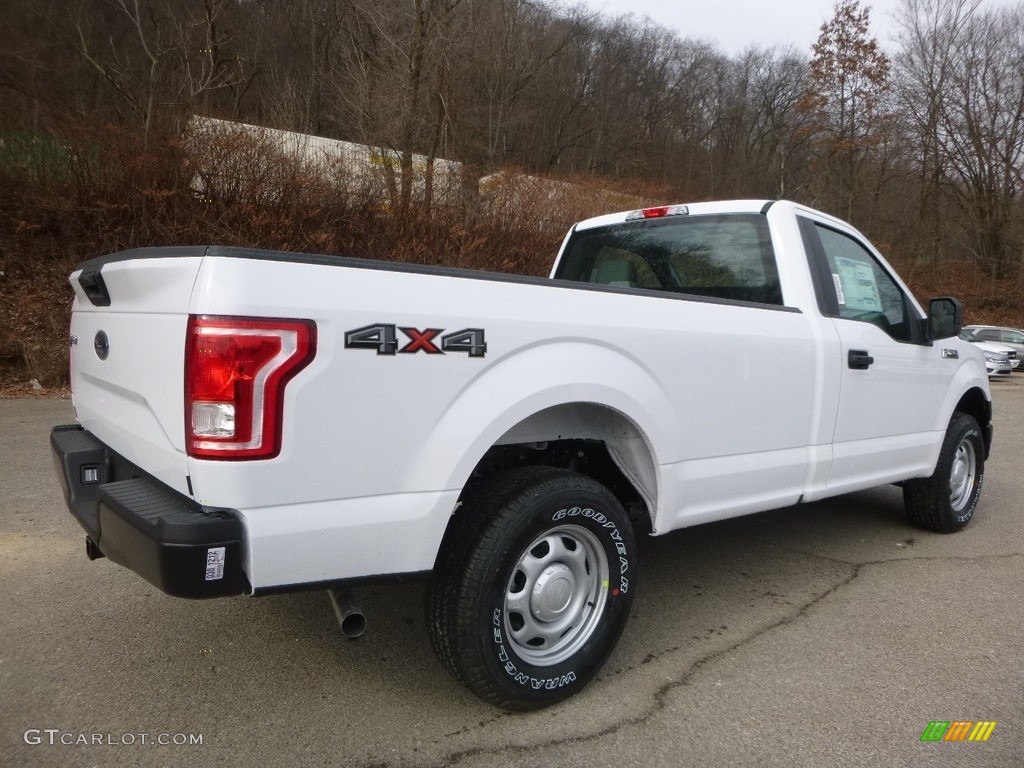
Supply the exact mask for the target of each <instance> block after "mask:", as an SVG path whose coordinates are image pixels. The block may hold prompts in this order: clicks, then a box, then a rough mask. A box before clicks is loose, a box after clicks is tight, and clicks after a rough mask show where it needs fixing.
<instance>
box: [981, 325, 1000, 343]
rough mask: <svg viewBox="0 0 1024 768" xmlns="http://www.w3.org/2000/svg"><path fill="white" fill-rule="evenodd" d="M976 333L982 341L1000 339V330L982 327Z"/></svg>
mask: <svg viewBox="0 0 1024 768" xmlns="http://www.w3.org/2000/svg"><path fill="white" fill-rule="evenodd" d="M976 335H977V337H978V338H979V339H981V340H982V341H999V331H996V330H993V329H991V328H982V329H981V330H980V331H978V332H977V334H976Z"/></svg>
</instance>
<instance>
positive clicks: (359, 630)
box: [327, 589, 366, 640]
mask: <svg viewBox="0 0 1024 768" xmlns="http://www.w3.org/2000/svg"><path fill="white" fill-rule="evenodd" d="M327 595H328V597H330V598H331V607H332V608H334V615H335V617H336V618H337V619H338V626H339V627H341V634H343V635H344V636H345V637H347V638H348V639H349V640H355V639H356V638H359V637H362V636H363V633H364V632H366V616H365V615H364V614H363V609H362V607H361V606H360V605H359V603H358V602H357V601H356V599H355V596H354V595H353V594H352V593H351V592H349V591H344V592H338V591H337V590H334V589H329V590H327Z"/></svg>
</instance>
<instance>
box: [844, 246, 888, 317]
mask: <svg viewBox="0 0 1024 768" xmlns="http://www.w3.org/2000/svg"><path fill="white" fill-rule="evenodd" d="M835 263H836V271H837V272H838V273H839V282H840V283H841V285H842V290H841V291H838V292H837V293H839V294H840V296H843V297H844V298H845V299H846V301H845V302H843V301H842V300H841V299H840V302H841V303H844V304H846V308H847V309H852V310H855V311H858V312H881V311H882V297H881V296H879V294H878V282H877V281H876V280H875V271H874V270H873V269H872V268H871V265H870V264H865V263H864V262H863V261H857V260H855V259H847V258H844V257H842V256H837V257H836V259H835Z"/></svg>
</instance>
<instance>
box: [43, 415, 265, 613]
mask: <svg viewBox="0 0 1024 768" xmlns="http://www.w3.org/2000/svg"><path fill="white" fill-rule="evenodd" d="M50 448H51V451H52V453H53V461H54V468H55V469H56V471H57V476H58V477H59V478H60V482H61V487H62V489H63V491H64V500H65V501H66V502H67V505H68V509H69V510H70V511H71V514H72V515H74V517H75V519H76V520H78V523H79V524H80V525H81V526H82V528H84V529H85V533H86V537H87V551H88V552H89V556H90V557H91V558H95V557H101V556H106V557H108V558H110V559H111V560H112V561H114V562H115V563H118V564H119V565H123V566H124V567H126V568H129V569H130V570H132V571H135V573H137V574H139V575H140V576H142V577H143V578H144V579H145V580H146V581H148V582H149V583H150V584H152V585H154V586H155V587H157V588H159V589H161V590H163V591H164V592H166V593H167V594H169V595H176V596H178V597H222V596H225V595H238V594H242V593H244V592H248V591H250V590H249V588H248V583H247V581H246V579H245V575H244V574H243V572H242V538H243V530H242V523H241V521H240V520H239V518H238V517H237V515H235V514H232V513H231V511H229V510H213V511H210V510H206V509H204V508H203V507H202V506H201V505H199V504H197V503H196V502H195V501H194V500H192V499H190V498H188V497H187V496H183V495H182V494H180V493H178V492H177V491H174V490H173V489H171V488H168V487H167V486H166V485H164V484H163V483H161V482H159V481H158V480H156V479H154V478H153V477H151V476H149V475H147V474H146V473H144V472H142V471H141V470H140V469H139V468H138V467H135V466H133V465H132V464H131V463H129V462H128V461H126V460H125V459H124V458H122V457H121V456H119V455H118V454H116V453H115V452H114V451H112V450H111V449H110V448H108V447H107V446H106V445H104V444H103V443H102V442H100V441H99V440H98V439H96V437H95V436H93V435H92V434H90V433H89V432H87V431H85V430H84V429H82V427H80V426H78V425H77V424H72V425H65V426H59V427H55V428H54V430H53V432H51V433H50Z"/></svg>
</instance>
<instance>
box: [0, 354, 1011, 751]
mask: <svg viewBox="0 0 1024 768" xmlns="http://www.w3.org/2000/svg"><path fill="white" fill-rule="evenodd" d="M992 389H993V395H994V399H995V406H996V438H995V439H996V443H995V448H994V451H993V454H992V457H991V460H990V461H989V463H988V467H987V477H986V481H985V488H984V495H983V498H982V502H981V505H980V508H979V511H978V513H977V515H976V517H975V519H974V520H973V521H972V522H971V524H970V525H969V526H968V527H967V529H965V530H964V531H962V532H960V533H958V534H954V535H949V536H943V535H940V534H932V533H927V532H924V531H921V530H918V529H916V528H914V527H912V526H911V525H910V524H909V523H907V522H906V520H905V518H904V516H903V511H902V501H901V492H900V491H899V489H897V488H894V487H884V488H879V489H875V490H872V491H869V492H863V493H857V494H852V495H849V496H844V497H841V498H838V499H832V500H827V501H822V502H818V503H814V504H808V505H804V506H799V507H791V508H787V509H783V510H778V511H774V512H769V513H765V514H761V515H755V516H748V517H744V518H739V519H736V520H732V521H728V522H725V523H716V524H711V525H705V526H701V527H698V528H693V529H688V530H685V531H681V532H678V533H675V534H671V535H669V536H666V537H661V538H656V539H648V540H646V541H644V542H642V543H641V547H640V567H641V569H642V570H641V575H640V578H641V582H640V589H639V592H638V595H637V598H636V602H635V604H634V609H633V616H632V617H631V619H630V621H629V623H628V625H627V628H626V632H625V634H624V636H623V639H622V641H621V643H620V644H619V646H618V648H617V650H616V651H615V653H614V654H613V656H612V657H611V659H610V661H609V663H608V664H607V666H606V667H605V669H604V671H603V672H602V673H601V674H600V676H599V677H598V678H597V679H596V680H595V681H594V682H593V683H592V684H591V685H590V686H589V687H588V688H587V689H586V690H585V691H584V692H583V693H582V694H581V695H579V696H577V697H575V698H574V699H572V700H570V701H567V702H565V703H563V704H561V705H558V706H556V707H553V708H551V709H548V710H544V711H542V712H538V713H532V714H527V715H521V714H520V715H512V714H507V713H504V712H501V711H498V710H496V709H494V708H492V707H490V706H488V705H486V704H484V703H482V702H480V701H479V700H477V699H476V698H475V697H473V696H472V695H471V694H469V693H468V692H466V691H465V690H464V689H463V688H462V687H461V686H460V685H459V684H458V683H456V682H455V681H454V680H453V679H451V678H450V677H448V675H447V674H446V673H445V671H444V670H443V669H442V667H441V665H440V664H439V663H438V662H437V661H436V660H435V658H434V656H433V654H432V652H431V649H430V645H429V642H428V639H427V635H426V630H425V627H424V619H423V607H422V602H423V587H422V586H418V585H407V586H389V587H380V588H373V589H369V590H367V591H366V592H365V594H364V596H363V597H364V599H363V605H364V609H365V611H366V615H367V620H368V629H367V632H366V634H365V635H364V636H363V637H362V638H361V639H359V640H356V641H353V640H347V639H345V638H344V637H343V636H342V635H341V633H340V631H339V630H338V628H337V625H336V623H335V618H334V613H333V612H332V609H331V606H330V603H329V601H328V599H327V597H326V594H325V593H322V592H314V593H301V594H292V595H279V596H273V597H262V598H245V597H237V598H227V599H218V600H209V601H189V600H182V599H178V598H172V597H168V596H166V595H163V594H162V593H160V592H159V591H158V590H156V589H154V588H152V587H150V586H149V585H148V584H147V583H146V582H144V581H143V580H142V579H141V578H139V577H137V576H135V575H134V574H132V573H130V572H129V571H126V570H124V569H122V568H119V567H118V566H116V565H114V564H112V563H110V562H109V561H107V560H98V561H95V562H90V561H89V560H88V559H87V558H86V556H85V540H84V534H83V533H82V531H81V529H80V528H79V527H78V525H77V523H75V521H74V520H73V519H72V517H71V516H70V514H69V513H68V512H67V511H66V509H65V507H64V502H63V498H62V496H61V492H60V489H59V486H58V484H57V481H56V478H55V475H54V471H53V466H52V462H51V459H50V455H49V446H48V435H49V430H50V428H51V427H52V426H53V425H55V424H60V423H67V422H70V421H71V420H72V414H71V406H70V403H69V402H68V401H66V400H0V766H193V765H194V766H206V765H214V764H216V765H218V766H247V767H248V766H253V765H262V766H329V765H336V766H396V767H397V766H459V767H460V768H470V767H471V766H473V767H475V766H531V767H533V766H539V765H544V766H563V765H576V766H580V765H585V766H588V767H592V768H596V767H600V766H616V767H617V768H619V767H622V766H666V767H668V766H671V767H672V768H686V767H688V766H694V767H697V766H699V767H700V768H714V767H715V766H780V767H782V766H785V767H786V768H800V767H802V766H807V767H808V768H811V767H813V768H821V767H822V766H857V767H858V768H862V767H863V766H879V767H882V766H884V767H885V768H894V767H899V766H998V767H999V768H1006V767H1007V766H1021V765H1024V650H1022V649H1024V642H1022V633H1024V543H1022V542H1024V516H1022V514H1021V502H1020V500H1021V499H1022V498H1024V452H1022V450H1021V449H1022V446H1024V374H1015V375H1014V376H1013V378H1012V380H1010V381H997V382H994V383H993V385H992ZM947 721H948V722H956V721H960V722H971V723H979V722H988V723H992V722H994V723H995V726H994V728H992V730H991V733H990V735H989V737H988V740H987V741H984V742H977V741H975V742H971V741H967V740H964V741H960V742H955V741H939V742H930V741H922V740H921V737H922V734H924V732H925V730H926V729H927V728H928V727H929V724H930V723H932V722H947Z"/></svg>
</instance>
